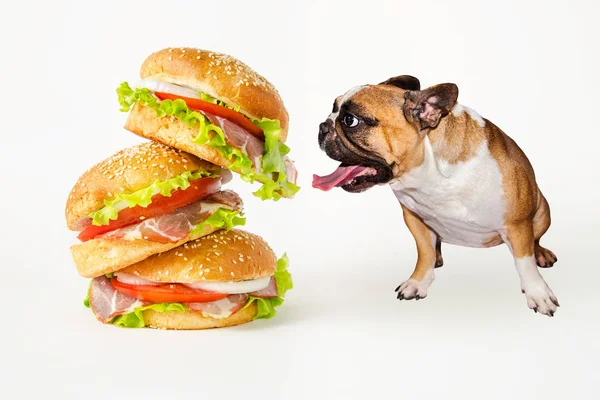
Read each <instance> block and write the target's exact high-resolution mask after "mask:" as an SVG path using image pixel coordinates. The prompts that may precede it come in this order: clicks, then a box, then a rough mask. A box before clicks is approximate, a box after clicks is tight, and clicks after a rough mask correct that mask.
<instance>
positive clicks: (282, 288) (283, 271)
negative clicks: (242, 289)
mask: <svg viewBox="0 0 600 400" xmlns="http://www.w3.org/2000/svg"><path fill="white" fill-rule="evenodd" d="M289 263H290V261H289V259H288V256H287V254H284V255H283V257H281V258H280V259H279V260H278V261H277V270H276V271H275V274H274V276H275V281H276V282H277V297H275V298H272V299H262V298H260V297H254V296H250V298H249V299H248V303H246V305H245V306H244V308H246V307H250V305H251V304H252V303H253V302H256V305H257V307H258V313H257V314H256V316H255V317H254V319H258V318H273V317H274V316H275V314H276V313H277V312H276V311H275V307H279V306H280V305H282V304H283V300H284V298H285V293H286V292H287V291H288V290H290V289H292V288H293V287H294V284H293V282H292V275H291V274H290V273H289V272H288V266H289Z"/></svg>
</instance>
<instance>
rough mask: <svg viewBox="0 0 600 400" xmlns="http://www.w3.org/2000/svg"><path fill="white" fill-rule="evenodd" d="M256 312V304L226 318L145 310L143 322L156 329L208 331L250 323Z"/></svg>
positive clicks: (189, 312) (186, 312) (192, 313)
mask: <svg viewBox="0 0 600 400" xmlns="http://www.w3.org/2000/svg"><path fill="white" fill-rule="evenodd" d="M257 312H258V308H257V305H256V302H253V303H252V304H251V305H250V306H249V307H247V308H244V309H243V310H240V311H238V312H236V313H235V314H233V315H231V316H230V317H228V318H220V319H217V318H211V317H204V316H202V314H200V313H199V312H193V311H184V312H177V311H172V312H169V313H162V312H157V311H154V310H146V311H144V320H145V321H146V326H148V327H151V328H158V329H182V330H185V329H187V330H192V329H210V328H223V327H225V326H233V325H240V324H245V323H246V322H250V321H252V320H253V319H254V317H255V316H256V313H257Z"/></svg>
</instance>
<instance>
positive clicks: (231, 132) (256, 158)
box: [202, 111, 265, 173]
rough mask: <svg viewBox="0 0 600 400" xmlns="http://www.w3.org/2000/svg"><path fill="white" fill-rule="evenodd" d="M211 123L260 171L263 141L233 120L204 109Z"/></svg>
mask: <svg viewBox="0 0 600 400" xmlns="http://www.w3.org/2000/svg"><path fill="white" fill-rule="evenodd" d="M202 113H203V114H204V115H205V116H206V117H207V118H208V119H209V120H210V122H211V123H212V124H213V125H216V126H218V127H220V128H221V129H222V130H223V134H224V135H225V141H226V142H227V144H228V145H230V146H231V147H235V148H236V149H239V150H241V151H242V152H244V153H245V154H247V155H248V158H250V160H251V161H252V164H254V168H255V169H256V172H259V173H260V169H261V166H260V159H261V157H262V156H263V154H264V152H265V143H264V142H263V141H262V140H260V139H259V138H257V137H256V136H254V135H253V134H251V133H250V132H248V131H247V130H245V129H244V128H242V127H241V126H239V125H236V124H234V123H233V122H231V121H229V120H227V119H225V118H221V117H217V116H216V115H212V114H209V113H207V112H205V111H203V112H202Z"/></svg>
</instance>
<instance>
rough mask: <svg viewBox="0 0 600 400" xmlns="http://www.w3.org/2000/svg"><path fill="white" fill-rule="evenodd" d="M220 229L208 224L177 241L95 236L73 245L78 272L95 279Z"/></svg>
mask: <svg viewBox="0 0 600 400" xmlns="http://www.w3.org/2000/svg"><path fill="white" fill-rule="evenodd" d="M216 230H218V229H216V228H214V227H212V225H206V226H205V228H204V232H202V233H197V234H194V235H190V236H188V237H187V238H185V239H183V240H180V241H179V242H177V243H158V242H151V241H149V240H127V239H92V240H88V241H87V242H84V243H79V244H76V245H73V246H71V254H72V255H73V260H74V261H75V265H76V266H77V272H79V275H81V276H83V277H84V278H95V277H97V276H101V275H104V274H108V273H110V272H115V271H118V270H120V269H123V268H125V267H127V266H129V265H131V264H135V263H138V262H140V261H142V260H145V259H146V258H148V257H150V256H151V255H153V254H156V253H162V252H164V251H167V250H171V249H173V248H175V247H178V246H181V245H182V244H184V243H186V242H189V241H190V240H195V239H198V238H201V237H202V236H206V235H208V234H211V233H213V232H214V231H216Z"/></svg>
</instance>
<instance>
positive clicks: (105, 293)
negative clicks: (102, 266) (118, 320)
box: [90, 275, 142, 323]
mask: <svg viewBox="0 0 600 400" xmlns="http://www.w3.org/2000/svg"><path fill="white" fill-rule="evenodd" d="M141 305H142V302H141V301H139V300H138V299H136V298H133V297H129V296H127V295H124V294H122V293H120V292H118V291H116V290H115V289H114V288H113V286H112V285H111V283H110V279H108V278H107V277H106V276H104V275H102V276H99V277H97V278H94V279H92V284H91V286H90V308H91V309H92V312H93V313H94V315H95V316H96V318H97V319H98V320H99V321H100V322H103V323H107V322H109V321H110V320H111V319H113V318H114V317H116V316H118V315H123V314H127V313H130V312H132V311H133V309H134V308H136V307H140V306H141Z"/></svg>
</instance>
